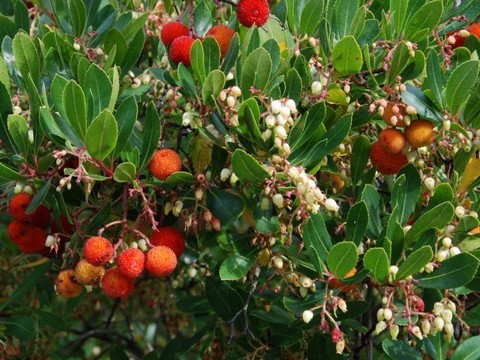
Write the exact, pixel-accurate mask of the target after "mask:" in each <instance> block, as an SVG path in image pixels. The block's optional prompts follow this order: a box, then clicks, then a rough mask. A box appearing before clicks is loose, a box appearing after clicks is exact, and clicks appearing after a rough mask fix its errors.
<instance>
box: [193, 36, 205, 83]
mask: <svg viewBox="0 0 480 360" xmlns="http://www.w3.org/2000/svg"><path fill="white" fill-rule="evenodd" d="M190 58H191V59H192V69H193V72H194V73H195V76H196V77H197V78H198V79H199V80H200V84H202V83H203V82H204V81H205V78H206V77H207V73H206V71H205V55H204V52H203V45H202V42H201V41H200V40H198V39H197V40H195V42H194V43H193V45H192V49H191V50H190Z"/></svg>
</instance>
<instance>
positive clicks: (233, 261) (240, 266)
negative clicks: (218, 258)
mask: <svg viewBox="0 0 480 360" xmlns="http://www.w3.org/2000/svg"><path fill="white" fill-rule="evenodd" d="M255 260H256V257H255V256H252V255H250V256H248V257H247V256H242V255H239V254H234V255H230V256H229V257H227V258H226V259H225V260H224V261H223V262H222V265H221V266H220V279H222V280H223V281H231V280H240V279H241V278H243V277H244V276H245V275H246V274H247V272H248V270H250V268H251V267H252V266H253V264H255Z"/></svg>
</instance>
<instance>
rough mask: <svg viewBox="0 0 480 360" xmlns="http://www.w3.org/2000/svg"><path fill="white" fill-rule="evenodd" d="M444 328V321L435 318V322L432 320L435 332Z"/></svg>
mask: <svg viewBox="0 0 480 360" xmlns="http://www.w3.org/2000/svg"><path fill="white" fill-rule="evenodd" d="M444 326H445V321H443V319H442V318H441V317H438V316H437V317H436V318H435V320H433V328H434V329H435V331H442V330H443V327H444Z"/></svg>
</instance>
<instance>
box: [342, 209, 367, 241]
mask: <svg viewBox="0 0 480 360" xmlns="http://www.w3.org/2000/svg"><path fill="white" fill-rule="evenodd" d="M368 222H369V218H368V208H367V204H366V203H365V201H360V202H357V203H356V204H355V205H353V206H352V207H351V208H350V210H349V211H348V215H347V225H346V234H345V240H347V241H352V242H354V243H355V244H356V245H359V244H360V243H361V242H362V240H363V237H364V236H365V233H366V232H367V227H368Z"/></svg>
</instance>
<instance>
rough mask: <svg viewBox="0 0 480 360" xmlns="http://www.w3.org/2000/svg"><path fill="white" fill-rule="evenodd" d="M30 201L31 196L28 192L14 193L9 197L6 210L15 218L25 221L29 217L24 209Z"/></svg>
mask: <svg viewBox="0 0 480 360" xmlns="http://www.w3.org/2000/svg"><path fill="white" fill-rule="evenodd" d="M31 201H32V196H31V195H29V194H26V193H20V194H16V195H14V196H13V197H12V198H11V200H10V203H9V208H8V210H9V211H10V214H11V215H12V216H13V217H14V218H15V219H16V220H21V221H26V220H28V219H29V215H27V213H26V212H25V211H26V210H27V207H28V205H29V204H30V202H31Z"/></svg>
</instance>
